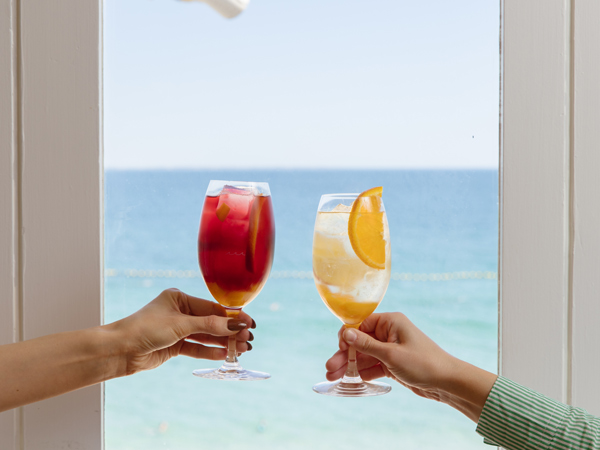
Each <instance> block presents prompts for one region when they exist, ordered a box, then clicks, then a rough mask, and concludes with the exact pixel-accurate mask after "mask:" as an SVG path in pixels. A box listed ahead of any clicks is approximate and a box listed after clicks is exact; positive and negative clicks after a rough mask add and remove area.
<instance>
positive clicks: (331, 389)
mask: <svg viewBox="0 0 600 450" xmlns="http://www.w3.org/2000/svg"><path fill="white" fill-rule="evenodd" d="M391 390H392V387H391V386H390V385H389V384H385V383H380V382H379V381H369V382H367V381H361V382H359V383H345V382H343V381H342V380H337V381H333V382H329V381H324V382H323V383H319V384H315V385H314V386H313V391H315V392H316V393H317V394H323V395H331V396H333V397H372V396H375V395H383V394H387V393H388V392H390V391H391Z"/></svg>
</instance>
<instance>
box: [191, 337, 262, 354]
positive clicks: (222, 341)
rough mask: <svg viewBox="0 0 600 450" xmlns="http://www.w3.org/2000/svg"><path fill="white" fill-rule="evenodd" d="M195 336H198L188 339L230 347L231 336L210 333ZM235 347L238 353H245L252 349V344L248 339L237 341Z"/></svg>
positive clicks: (204, 343)
mask: <svg viewBox="0 0 600 450" xmlns="http://www.w3.org/2000/svg"><path fill="white" fill-rule="evenodd" d="M194 336H196V337H195V338H192V337H191V336H189V337H187V338H186V339H187V340H192V341H194V342H198V343H200V344H203V345H213V346H217V347H223V348H227V347H229V337H223V336H211V335H210V334H201V335H198V334H196V335H194ZM235 348H236V351H237V352H238V353H244V352H247V351H248V350H251V349H252V344H250V343H249V342H247V341H236V343H235Z"/></svg>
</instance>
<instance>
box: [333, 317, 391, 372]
mask: <svg viewBox="0 0 600 450" xmlns="http://www.w3.org/2000/svg"><path fill="white" fill-rule="evenodd" d="M363 323H364V322H363ZM342 337H343V338H344V341H346V343H347V344H348V345H350V346H352V347H354V348H355V349H356V350H357V351H359V352H360V353H363V354H365V355H369V356H373V357H375V358H377V359H378V360H380V361H382V362H384V363H385V362H386V361H387V360H388V359H389V348H388V344H385V343H383V342H381V341H378V340H377V339H374V338H373V337H371V336H369V335H368V334H366V333H363V332H362V331H359V330H355V329H352V328H349V329H347V330H346V331H344V334H343V336H342Z"/></svg>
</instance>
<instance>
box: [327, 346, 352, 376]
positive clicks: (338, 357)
mask: <svg viewBox="0 0 600 450" xmlns="http://www.w3.org/2000/svg"><path fill="white" fill-rule="evenodd" d="M347 363H348V352H347V351H342V350H338V351H337V352H335V353H334V354H333V356H332V357H331V358H329V359H328V360H327V362H326V363H325V369H326V370H327V371H328V372H336V371H337V370H339V369H340V367H344V366H345V365H346V364H347Z"/></svg>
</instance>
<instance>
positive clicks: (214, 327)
mask: <svg viewBox="0 0 600 450" xmlns="http://www.w3.org/2000/svg"><path fill="white" fill-rule="evenodd" d="M253 323H254V322H253V320H252V319H251V318H250V317H249V316H248V315H247V314H244V313H241V314H240V316H239V317H238V318H237V319H228V318H227V317H226V314H225V310H224V309H223V308H222V307H221V306H220V305H218V304H216V303H214V302H210V301H208V300H202V299H198V298H195V297H191V296H189V295H186V294H184V293H183V292H180V291H178V290H176V289H170V290H167V291H164V292H163V293H161V294H160V295H159V296H158V297H157V298H156V299H154V300H153V301H152V302H151V303H149V304H148V305H146V306H145V307H144V308H142V309H141V310H139V311H138V312H136V313H135V314H132V315H131V316H129V317H126V318H125V319H122V320H120V321H118V322H114V323H112V324H109V325H104V326H101V327H95V328H89V329H85V330H80V331H71V332H66V333H58V334H53V335H49V336H44V337H40V338H37V339H31V340H29V341H24V342H19V343H16V344H10V345H4V346H0V411H5V410H8V409H12V408H16V407H17V406H21V405H25V404H28V403H32V402H35V401H39V400H43V399H46V398H49V397H53V396H56V395H59V394H63V393H65V392H69V391H73V390H75V389H79V388H82V387H86V386H90V385H92V384H96V383H100V382H102V381H106V380H110V379H112V378H116V377H121V376H125V375H130V374H133V373H136V372H140V371H142V370H148V369H152V368H154V367H157V366H159V365H160V364H162V363H163V362H165V361H167V360H168V359H169V358H172V357H174V356H177V355H187V356H191V357H195V358H204V359H212V360H220V359H225V356H226V355H227V350H226V348H225V347H226V346H227V337H228V336H229V335H232V334H236V333H237V336H236V337H237V350H238V351H239V352H244V351H247V350H249V349H251V348H252V347H251V345H250V344H248V343H247V341H248V340H252V338H253V337H252V334H251V333H250V331H249V330H248V328H250V327H251V326H253ZM240 330H241V331H240ZM205 344H207V345H205ZM209 345H210V346H209ZM215 346H216V347H215Z"/></svg>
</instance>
